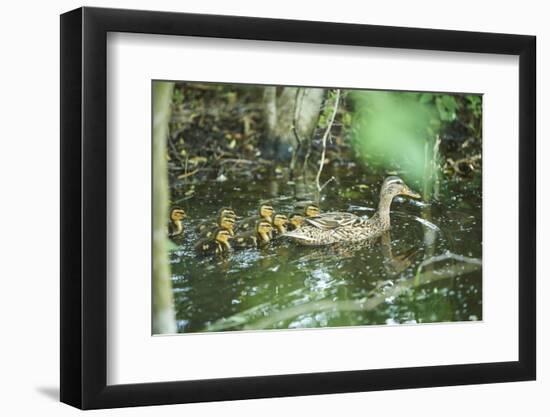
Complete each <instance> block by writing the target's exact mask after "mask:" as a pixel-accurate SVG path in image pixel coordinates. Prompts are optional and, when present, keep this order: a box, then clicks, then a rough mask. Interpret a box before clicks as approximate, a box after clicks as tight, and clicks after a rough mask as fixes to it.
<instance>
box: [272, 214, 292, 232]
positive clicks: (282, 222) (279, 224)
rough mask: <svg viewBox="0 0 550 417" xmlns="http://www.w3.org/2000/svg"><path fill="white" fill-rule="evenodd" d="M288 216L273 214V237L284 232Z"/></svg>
mask: <svg viewBox="0 0 550 417" xmlns="http://www.w3.org/2000/svg"><path fill="white" fill-rule="evenodd" d="M288 223H289V221H288V217H286V216H285V215H284V214H275V215H274V216H273V223H272V225H273V237H277V236H280V235H282V234H283V233H286V230H287V225H288Z"/></svg>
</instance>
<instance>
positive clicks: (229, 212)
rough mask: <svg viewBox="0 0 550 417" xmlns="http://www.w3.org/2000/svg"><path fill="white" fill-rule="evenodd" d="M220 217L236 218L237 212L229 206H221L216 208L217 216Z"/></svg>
mask: <svg viewBox="0 0 550 417" xmlns="http://www.w3.org/2000/svg"><path fill="white" fill-rule="evenodd" d="M222 217H232V218H233V219H236V218H237V213H235V210H233V209H232V208H231V207H222V208H221V209H219V210H218V218H219V219H221V218H222Z"/></svg>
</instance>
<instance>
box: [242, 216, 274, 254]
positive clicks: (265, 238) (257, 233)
mask: <svg viewBox="0 0 550 417" xmlns="http://www.w3.org/2000/svg"><path fill="white" fill-rule="evenodd" d="M272 230H273V226H272V225H271V222H269V221H267V220H264V219H262V220H258V221H257V222H256V227H255V228H254V230H250V231H248V232H244V233H239V234H238V235H235V237H234V239H233V247H234V248H236V249H245V248H257V247H259V246H263V245H266V244H267V243H269V241H270V240H271V232H272Z"/></svg>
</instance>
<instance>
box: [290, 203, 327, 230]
mask: <svg viewBox="0 0 550 417" xmlns="http://www.w3.org/2000/svg"><path fill="white" fill-rule="evenodd" d="M319 214H321V210H320V209H319V206H317V205H315V204H307V205H305V206H304V210H303V212H302V213H292V214H291V215H290V218H289V219H288V221H289V223H288V226H287V228H288V230H296V229H298V228H300V227H302V225H303V224H304V222H305V220H306V218H307V217H316V216H318V215H319Z"/></svg>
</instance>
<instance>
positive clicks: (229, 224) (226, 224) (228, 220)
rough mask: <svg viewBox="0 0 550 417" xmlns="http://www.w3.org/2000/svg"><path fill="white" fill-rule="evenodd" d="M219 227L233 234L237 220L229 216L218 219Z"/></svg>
mask: <svg viewBox="0 0 550 417" xmlns="http://www.w3.org/2000/svg"><path fill="white" fill-rule="evenodd" d="M218 226H220V228H222V229H225V230H228V231H229V232H230V233H231V234H232V233H233V227H234V226H235V218H234V217H231V216H227V215H226V216H222V217H220V218H219V219H218Z"/></svg>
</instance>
